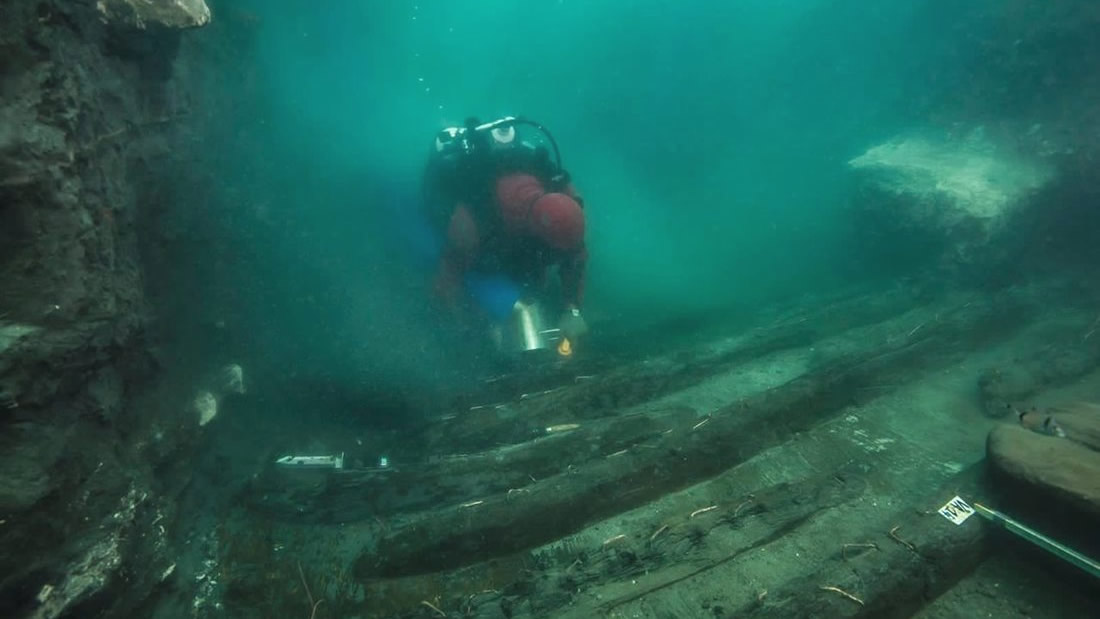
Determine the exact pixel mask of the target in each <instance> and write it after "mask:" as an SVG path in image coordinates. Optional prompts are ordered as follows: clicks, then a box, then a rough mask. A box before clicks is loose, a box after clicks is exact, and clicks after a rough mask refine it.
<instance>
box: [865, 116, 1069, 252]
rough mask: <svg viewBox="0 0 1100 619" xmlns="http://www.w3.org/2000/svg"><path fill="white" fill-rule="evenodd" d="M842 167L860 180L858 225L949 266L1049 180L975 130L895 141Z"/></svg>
mask: <svg viewBox="0 0 1100 619" xmlns="http://www.w3.org/2000/svg"><path fill="white" fill-rule="evenodd" d="M848 165H849V166H850V167H851V168H852V169H853V170H854V171H856V172H857V174H858V178H859V182H860V194H859V198H858V199H857V201H856V203H855V205H854V206H855V216H856V217H857V220H858V222H857V226H858V227H860V228H864V229H866V230H868V232H867V234H869V235H871V236H872V238H877V239H878V240H879V242H880V243H885V244H887V245H888V246H889V245H893V246H896V245H897V244H898V243H899V242H901V243H903V244H904V242H905V241H907V240H908V241H910V242H912V244H913V245H914V249H913V251H914V253H916V254H924V255H925V257H926V258H935V259H939V260H941V261H946V262H948V263H954V264H959V263H968V262H970V261H972V259H973V257H974V255H975V254H976V253H979V252H980V251H981V250H982V249H984V248H985V247H986V246H988V245H989V244H990V243H991V241H993V240H994V238H995V237H996V235H997V234H998V233H1000V232H1002V231H1004V230H1005V229H1006V227H1007V226H1009V225H1010V223H1011V222H1012V221H1013V217H1014V216H1015V215H1017V214H1018V212H1019V211H1020V210H1021V208H1022V207H1024V206H1027V205H1028V203H1029V202H1028V200H1029V198H1030V197H1031V196H1032V195H1033V194H1034V193H1035V192H1036V191H1037V190H1038V189H1040V188H1042V187H1043V186H1044V185H1046V184H1047V183H1048V182H1049V181H1050V180H1051V179H1052V178H1053V171H1052V170H1051V169H1050V167H1049V166H1048V165H1047V164H1046V163H1045V162H1043V161H1040V160H1038V159H1029V158H1026V157H1024V156H1022V155H1019V154H1017V153H1014V152H1011V151H1010V150H1008V149H1005V148H1002V147H1000V146H999V145H998V144H995V143H994V142H993V141H991V140H989V139H988V138H987V137H986V136H985V133H984V131H982V129H981V128H978V129H975V130H974V131H972V132H971V133H970V135H968V136H967V137H966V138H964V139H950V140H948V139H941V138H934V137H929V136H925V135H919V134H915V135H905V136H899V137H896V138H894V139H893V140H890V141H888V142H886V143H884V144H880V145H878V146H875V147H873V148H870V149H869V150H867V152H865V153H864V154H862V155H860V156H859V157H856V158H854V159H852V160H851V161H849V162H848ZM896 250H897V248H896V247H895V248H894V251H896Z"/></svg>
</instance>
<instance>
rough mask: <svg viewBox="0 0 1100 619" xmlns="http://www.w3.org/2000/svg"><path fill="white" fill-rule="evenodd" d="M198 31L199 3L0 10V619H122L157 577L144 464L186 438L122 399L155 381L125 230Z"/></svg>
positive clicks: (161, 498)
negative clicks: (100, 615)
mask: <svg viewBox="0 0 1100 619" xmlns="http://www.w3.org/2000/svg"><path fill="white" fill-rule="evenodd" d="M204 11H205V12H204ZM204 15H205V17H203V16H204ZM209 18H210V15H209V10H208V9H207V8H206V6H205V4H204V3H203V2H202V0H192V1H191V2H187V3H176V2H167V1H163V2H161V1H156V2H127V1H125V0H116V1H113V2H88V1H73V2H54V1H48V0H43V1H30V0H10V1H8V2H5V3H4V4H3V5H2V6H0V282H2V293H0V404H2V405H0V480H2V481H0V544H3V547H4V548H6V549H8V552H5V553H3V554H2V556H0V614H2V615H4V616H8V617H21V616H31V617H58V616H89V615H90V614H92V613H95V612H104V611H105V612H106V613H107V614H108V615H112V614H114V615H124V614H127V613H128V612H130V611H132V610H133V609H134V608H136V607H137V605H139V604H140V603H141V601H142V599H143V598H144V597H145V596H147V595H148V593H149V591H151V590H152V588H153V587H154V586H156V585H157V584H158V583H160V582H162V581H163V580H165V579H166V578H168V577H170V576H171V574H172V572H173V568H172V566H171V562H170V561H168V559H167V557H168V556H169V554H168V553H167V552H165V548H166V544H167V537H166V529H165V528H164V525H165V524H167V523H168V522H170V520H171V518H172V513H173V509H172V506H171V499H170V498H166V495H165V494H164V493H163V492H162V491H163V490H164V488H163V487H160V483H159V481H158V479H157V477H156V472H155V470H154V467H155V466H156V465H157V463H158V460H159V461H163V459H164V458H165V457H167V456H168V455H169V454H171V455H174V456H179V455H180V454H181V453H183V454H186V453H187V451H186V450H187V449H188V446H189V445H193V441H194V439H195V437H196V436H197V432H198V430H197V427H198V426H197V423H195V420H194V419H193V418H191V417H190V412H189V411H187V409H186V408H185V407H183V406H175V407H170V406H168V407H161V406H158V405H157V404H156V402H155V401H154V400H149V399H145V400H143V401H141V402H140V404H139V401H137V400H135V399H134V397H135V395H136V394H138V393H140V392H141V391H142V390H144V389H146V388H147V387H148V386H149V385H150V381H151V380H152V379H153V377H154V376H155V375H156V369H157V363H156V359H155V357H154V356H153V355H152V354H151V352H150V350H149V347H148V345H147V342H146V338H145V335H146V333H147V325H148V319H149V308H148V304H147V303H146V301H145V295H144V282H143V269H142V266H141V260H140V255H139V252H138V238H139V235H140V231H139V229H138V226H137V224H136V222H137V221H138V217H137V214H138V212H139V211H140V210H141V209H143V208H146V207H147V206H148V205H147V204H144V203H143V202H142V200H141V196H143V195H145V190H144V187H143V184H144V183H146V182H148V180H147V179H148V172H149V171H150V170H154V169H156V168H158V167H159V166H161V165H163V157H164V155H165V154H166V153H167V152H168V145H169V144H171V143H172V142H173V140H174V137H173V135H174V132H175V127H176V125H177V123H178V121H179V120H180V119H181V118H184V117H186V116H187V115H188V114H190V113H191V110H190V109H189V107H188V106H187V104H186V98H185V97H181V96H180V94H179V93H180V89H179V88H178V87H177V85H176V84H175V83H174V81H173V73H172V67H173V63H174V62H175V58H176V55H177V50H178V47H179V43H180V40H181V36H185V35H184V34H182V32H181V28H190V27H194V26H199V25H202V24H204V23H205V22H206V21H209ZM181 450H184V451H182V452H181Z"/></svg>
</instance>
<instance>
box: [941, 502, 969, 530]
mask: <svg viewBox="0 0 1100 619" xmlns="http://www.w3.org/2000/svg"><path fill="white" fill-rule="evenodd" d="M940 515H941V516H943V517H944V518H947V519H948V520H950V521H951V522H954V523H955V524H962V523H964V522H966V519H967V518H969V517H971V516H973V515H974V508H973V507H970V504H969V503H967V502H966V501H964V500H963V499H962V497H960V496H956V497H955V498H953V499H951V500H950V501H948V502H947V505H944V506H943V507H941V508H940Z"/></svg>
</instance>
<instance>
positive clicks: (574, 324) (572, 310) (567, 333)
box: [558, 307, 588, 342]
mask: <svg viewBox="0 0 1100 619" xmlns="http://www.w3.org/2000/svg"><path fill="white" fill-rule="evenodd" d="M558 328H559V329H561V334H562V337H564V338H566V339H567V340H569V341H570V342H576V341H577V339H578V338H580V337H582V336H583V335H584V334H585V333H588V323H586V322H585V321H584V316H581V310H580V309H578V308H576V307H569V308H566V310H565V313H564V314H562V317H561V321H560V322H559V323H558Z"/></svg>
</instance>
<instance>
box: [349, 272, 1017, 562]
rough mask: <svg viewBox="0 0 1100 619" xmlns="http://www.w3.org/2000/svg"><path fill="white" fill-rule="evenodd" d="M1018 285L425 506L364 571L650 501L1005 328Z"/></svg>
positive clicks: (492, 544) (521, 539)
mask: <svg viewBox="0 0 1100 619" xmlns="http://www.w3.org/2000/svg"><path fill="white" fill-rule="evenodd" d="M1023 307H1024V306H1023V304H1021V303H1020V302H1019V300H1018V299H1017V298H1016V297H1014V296H1013V295H1011V294H1005V295H1002V296H1000V297H996V298H990V299H987V300H985V301H982V302H972V303H967V304H966V305H965V306H960V307H957V308H954V309H953V310H951V311H945V312H943V314H942V315H941V317H940V318H939V320H938V321H936V322H935V323H934V324H928V325H926V326H924V327H923V328H922V329H921V334H922V337H921V339H918V340H915V341H913V340H909V339H907V338H900V339H887V340H886V341H884V342H876V343H868V345H867V346H866V347H865V348H864V349H862V350H861V351H860V352H858V353H850V354H843V355H840V356H838V357H836V358H834V359H832V360H829V361H824V362H822V363H821V365H820V366H819V368H818V369H817V370H816V371H814V372H812V373H810V374H806V375H804V376H802V377H799V378H797V379H795V380H792V381H790V382H788V383H787V384H785V385H781V386H779V387H776V388H773V389H770V390H767V391H765V392H762V393H760V394H757V395H755V396H752V397H749V398H746V399H745V400H744V401H741V402H736V403H732V404H730V405H728V406H727V407H725V408H723V409H721V410H719V411H716V412H715V413H714V414H713V415H712V416H711V417H710V418H709V421H707V422H706V423H705V424H702V423H696V424H694V425H692V426H686V427H674V428H669V429H668V430H669V431H668V432H667V434H664V435H663V437H662V439H661V442H660V443H658V444H656V445H655V446H651V447H656V448H627V449H625V450H620V451H619V452H616V453H610V454H605V455H604V457H602V458H597V459H594V460H590V461H588V462H587V463H582V465H578V466H576V467H569V466H568V464H569V463H568V462H562V468H565V469H566V472H565V473H562V474H559V475H557V476H555V477H552V478H549V479H546V480H541V481H539V482H538V483H535V484H532V485H531V486H530V487H529V491H528V492H525V493H523V496H522V497H511V496H506V495H504V494H497V495H492V496H486V497H484V498H478V499H476V500H471V501H467V502H464V503H461V504H459V505H453V506H450V507H447V508H443V509H439V510H434V511H432V512H428V513H423V514H420V515H418V516H417V517H415V518H412V519H410V522H409V524H407V525H405V526H403V527H401V528H398V529H396V530H394V531H393V532H392V533H391V534H389V535H387V536H385V537H383V538H381V539H380V540H378V542H377V544H372V545H371V547H370V548H368V549H364V551H363V552H362V553H361V555H360V557H359V558H358V560H357V561H356V565H355V572H356V575H357V576H358V577H361V578H370V577H394V576H404V575H413V574H418V573H425V572H434V571H440V570H445V569H450V568H455V567H460V566H463V565H469V564H472V563H476V562H479V561H484V560H487V559H489V558H492V557H494V556H501V555H507V554H511V553H514V552H517V551H520V550H523V549H525V548H531V547H534V546H538V545H540V544H544V543H547V542H549V541H551V540H554V539H557V538H560V537H562V536H564V535H567V534H569V533H571V532H573V531H576V530H579V529H580V528H582V527H583V526H584V525H585V524H587V523H589V522H593V521H595V520H599V519H602V518H606V517H608V516H609V515H612V514H615V513H619V512H622V511H625V510H627V509H631V508H633V507H637V506H639V505H643V504H645V503H648V502H650V501H652V500H654V499H656V498H658V497H660V496H663V495H664V494H667V493H669V492H672V491H675V490H678V489H681V488H684V487H686V486H688V485H691V484H694V483H697V482H699V481H702V480H704V479H708V478H710V477H713V476H715V475H717V474H719V473H721V472H722V471H724V470H726V469H728V468H730V467H732V466H735V465H737V464H739V463H741V462H744V461H745V460H747V459H748V458H750V457H752V456H753V455H755V454H757V453H759V452H760V451H761V450H763V449H766V448H768V447H771V446H774V445H776V444H779V443H781V442H783V441H786V440H787V439H789V438H790V436H791V435H792V434H794V433H795V432H799V431H802V430H804V429H807V428H808V427H810V426H812V425H813V424H815V423H819V422H821V421H822V420H824V419H826V418H828V417H829V416H830V415H832V414H835V413H836V412H838V411H839V410H840V409H842V408H843V407H845V406H849V405H852V404H856V403H858V402H859V399H860V398H861V397H869V396H865V395H864V396H861V395H860V394H861V393H865V392H861V390H860V388H861V387H865V386H867V385H880V384H894V383H897V382H904V380H905V377H906V375H911V374H912V373H915V372H919V371H920V370H921V368H922V367H924V366H926V365H928V364H934V363H935V362H937V361H942V357H944V356H946V355H950V354H956V353H959V352H960V351H965V350H970V349H972V348H973V347H975V346H976V345H980V344H982V343H984V342H985V341H986V340H987V339H988V338H990V337H993V336H996V335H1003V333H1004V331H1005V330H1006V329H1008V328H1010V327H1015V326H1016V325H1017V324H1018V323H1019V320H1020V314H1021V311H1022V308H1023Z"/></svg>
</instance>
